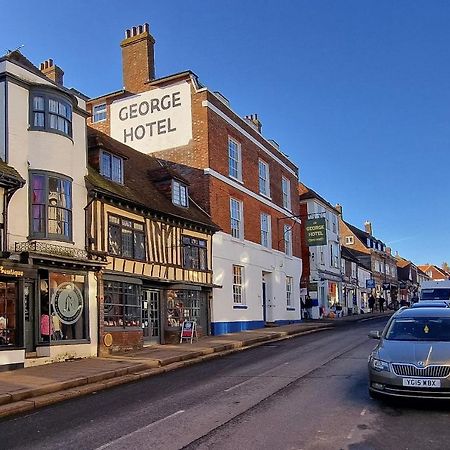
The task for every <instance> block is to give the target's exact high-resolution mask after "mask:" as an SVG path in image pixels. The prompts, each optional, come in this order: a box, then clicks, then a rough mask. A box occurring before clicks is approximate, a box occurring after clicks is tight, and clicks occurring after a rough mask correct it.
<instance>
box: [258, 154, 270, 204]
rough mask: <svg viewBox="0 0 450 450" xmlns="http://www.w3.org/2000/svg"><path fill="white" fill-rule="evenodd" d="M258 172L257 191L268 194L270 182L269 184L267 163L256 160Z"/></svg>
mask: <svg viewBox="0 0 450 450" xmlns="http://www.w3.org/2000/svg"><path fill="white" fill-rule="evenodd" d="M258 174H259V193H260V194H262V195H266V196H267V197H269V196H270V184H269V165H268V164H267V163H266V162H264V161H262V160H261V159H260V160H259V162H258Z"/></svg>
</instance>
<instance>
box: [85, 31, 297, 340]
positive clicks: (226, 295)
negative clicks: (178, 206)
mask: <svg viewBox="0 0 450 450" xmlns="http://www.w3.org/2000/svg"><path fill="white" fill-rule="evenodd" d="M154 43H155V40H154V38H153V37H152V36H151V34H150V32H149V28H148V25H147V24H145V25H143V26H139V27H133V28H132V29H130V30H127V31H126V35H125V39H124V40H123V41H122V43H121V47H122V64H123V80H124V89H122V90H119V91H116V92H112V93H109V94H105V95H103V96H100V97H97V98H93V99H91V100H90V101H89V102H88V108H89V110H90V111H91V113H92V115H91V118H90V119H88V124H89V125H90V126H92V127H95V128H97V129H99V130H101V131H103V132H105V133H107V134H110V135H111V136H112V137H114V138H115V139H117V140H119V141H120V142H122V143H124V144H127V145H129V146H131V147H133V148H135V149H136V150H138V151H140V152H143V153H153V154H155V155H156V156H157V157H159V158H162V159H164V160H166V161H168V162H170V163H172V166H173V167H174V168H176V169H177V171H178V172H179V173H180V174H181V175H182V176H183V177H184V178H185V179H187V180H188V181H189V183H190V185H189V198H190V199H191V200H192V201H193V202H195V203H197V204H198V205H199V206H200V207H201V208H203V209H204V210H205V211H206V212H207V213H208V214H209V215H210V216H211V218H212V220H213V222H214V223H216V224H217V225H218V226H219V227H220V228H221V230H222V231H221V232H219V233H216V234H215V235H214V238H213V272H214V283H215V285H216V286H217V288H216V289H214V295H213V302H212V308H211V315H212V316H211V329H212V333H213V334H221V333H225V332H231V331H238V330H242V329H251V328H256V327H260V326H263V325H264V323H266V322H276V323H287V322H294V321H298V320H300V316H301V314H300V296H299V288H300V287H299V284H300V273H301V243H300V233H299V232H296V230H297V229H298V227H299V223H300V221H299V219H297V218H295V217H293V216H298V215H299V202H298V196H297V195H295V193H296V188H297V184H298V168H297V166H296V165H295V164H294V163H293V162H292V161H291V160H290V159H289V158H288V157H287V156H286V155H285V154H284V153H283V152H282V151H281V150H280V149H279V147H278V145H277V144H276V142H274V141H271V140H268V139H266V138H265V137H264V136H263V135H262V133H261V122H260V121H259V119H258V117H257V115H256V114H255V115H251V116H246V117H240V116H239V115H238V114H236V113H235V112H234V111H233V110H232V108H231V106H230V104H229V102H228V101H227V99H226V98H225V97H223V96H222V95H221V94H219V93H217V92H212V91H210V90H209V89H208V88H207V87H205V86H203V85H202V84H201V83H200V82H199V80H198V78H197V76H196V75H195V74H194V73H192V72H191V71H186V72H181V73H177V74H172V75H169V76H165V77H162V78H155V70H154Z"/></svg>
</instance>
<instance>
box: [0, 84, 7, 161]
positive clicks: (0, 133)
mask: <svg viewBox="0 0 450 450" xmlns="http://www.w3.org/2000/svg"><path fill="white" fill-rule="evenodd" d="M5 89H6V83H5V82H2V83H0V159H2V160H3V161H6V102H5V97H6V95H5Z"/></svg>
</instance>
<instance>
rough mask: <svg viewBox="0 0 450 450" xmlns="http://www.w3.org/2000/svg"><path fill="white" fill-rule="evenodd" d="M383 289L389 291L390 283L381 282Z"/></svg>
mask: <svg viewBox="0 0 450 450" xmlns="http://www.w3.org/2000/svg"><path fill="white" fill-rule="evenodd" d="M383 290H384V291H390V290H391V283H383Z"/></svg>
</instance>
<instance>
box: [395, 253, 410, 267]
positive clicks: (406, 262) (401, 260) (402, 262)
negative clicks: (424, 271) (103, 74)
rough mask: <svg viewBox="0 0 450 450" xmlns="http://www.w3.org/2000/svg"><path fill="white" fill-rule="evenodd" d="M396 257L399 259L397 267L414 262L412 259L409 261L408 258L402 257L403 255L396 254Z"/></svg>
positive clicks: (406, 265)
mask: <svg viewBox="0 0 450 450" xmlns="http://www.w3.org/2000/svg"><path fill="white" fill-rule="evenodd" d="M395 259H396V261H397V267H400V269H403V268H404V267H408V266H409V265H410V264H412V262H411V261H408V260H407V259H405V258H402V257H401V256H396V257H395Z"/></svg>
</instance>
